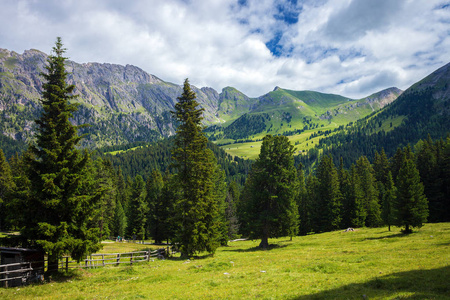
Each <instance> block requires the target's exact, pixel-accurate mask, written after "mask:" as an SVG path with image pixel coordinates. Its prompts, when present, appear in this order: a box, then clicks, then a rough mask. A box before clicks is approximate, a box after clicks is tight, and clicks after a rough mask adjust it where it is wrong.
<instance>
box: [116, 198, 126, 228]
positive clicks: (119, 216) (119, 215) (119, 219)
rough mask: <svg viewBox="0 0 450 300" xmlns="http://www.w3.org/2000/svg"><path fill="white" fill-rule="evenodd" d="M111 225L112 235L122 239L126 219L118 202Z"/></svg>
mask: <svg viewBox="0 0 450 300" xmlns="http://www.w3.org/2000/svg"><path fill="white" fill-rule="evenodd" d="M113 224H114V225H113V230H114V231H113V232H114V235H116V236H120V237H124V236H125V232H126V229H127V217H126V215H125V211H124V210H123V206H122V203H121V202H120V201H117V202H116V209H115V211H114V223H113Z"/></svg>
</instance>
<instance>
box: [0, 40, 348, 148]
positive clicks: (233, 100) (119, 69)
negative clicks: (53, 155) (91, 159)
mask: <svg viewBox="0 0 450 300" xmlns="http://www.w3.org/2000/svg"><path fill="white" fill-rule="evenodd" d="M46 61H47V54H45V53H44V52H42V51H39V50H36V49H30V50H25V51H24V53H23V54H18V53H16V52H14V51H9V50H7V49H1V48H0V115H1V116H2V119H1V122H0V133H1V134H3V135H5V136H7V137H10V138H12V139H15V140H18V141H23V142H29V141H31V140H32V138H33V131H34V122H33V120H35V119H36V118H38V116H39V113H40V109H41V106H40V103H39V100H38V99H40V96H41V95H40V93H41V91H42V77H41V76H40V73H41V72H43V71H45V67H44V66H45V64H46ZM66 69H67V71H68V72H69V75H68V83H69V84H74V85H75V94H78V95H79V97H78V98H77V100H76V101H77V102H79V103H80V106H79V110H78V111H77V112H76V113H75V114H74V117H73V120H72V121H73V122H74V123H75V124H76V125H78V124H85V123H87V124H90V125H91V126H90V127H89V128H86V129H82V130H81V131H80V133H81V134H83V133H87V134H88V137H87V138H85V139H83V145H82V146H84V147H90V148H95V147H98V146H107V145H117V144H126V143H131V142H136V141H153V140H157V139H159V138H161V137H168V136H171V135H173V134H174V133H175V127H176V124H174V123H173V120H172V118H171V114H170V111H171V110H173V107H174V105H175V103H176V101H177V97H179V96H180V95H181V93H182V87H181V85H177V84H173V83H170V82H166V81H164V80H162V79H160V78H159V77H157V76H155V75H152V74H149V73H147V72H145V71H143V70H142V69H140V68H139V67H136V66H133V65H125V66H122V65H118V64H110V63H96V62H89V63H82V64H80V63H77V62H74V61H71V60H67V64H66ZM192 89H193V90H194V92H195V93H196V94H197V100H198V101H199V103H200V105H201V106H202V107H203V108H204V109H205V113H204V123H205V125H211V124H218V125H220V124H224V123H225V124H227V122H228V124H229V123H231V122H232V121H234V120H236V119H237V118H239V117H240V116H242V115H244V114H246V113H254V112H257V111H258V110H259V111H260V112H264V111H266V110H267V109H268V108H270V107H271V105H272V104H273V103H271V102H272V101H274V98H271V97H272V96H271V93H273V94H274V95H276V94H277V93H284V91H286V90H284V89H282V88H279V87H276V88H275V89H274V91H272V92H269V93H267V94H265V95H262V96H260V97H258V98H250V97H248V96H246V95H245V94H244V93H242V92H240V91H238V90H237V89H235V88H233V87H225V88H223V89H222V91H221V92H220V93H219V92H217V91H216V90H214V89H213V88H210V87H202V88H197V87H195V86H192ZM291 92H298V93H301V91H291ZM314 93H316V95H319V94H320V95H326V94H323V93H319V92H314ZM339 97H342V98H343V99H345V98H346V97H343V96H339ZM294 98H295V97H294ZM291 100H292V99H291ZM293 100H295V99H293ZM264 101H266V102H267V103H265V102H264ZM295 101H297V100H295Z"/></svg>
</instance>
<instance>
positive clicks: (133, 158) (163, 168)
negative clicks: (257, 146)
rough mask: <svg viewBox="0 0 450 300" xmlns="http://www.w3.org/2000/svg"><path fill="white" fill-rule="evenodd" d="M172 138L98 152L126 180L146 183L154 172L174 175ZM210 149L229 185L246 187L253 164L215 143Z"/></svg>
mask: <svg viewBox="0 0 450 300" xmlns="http://www.w3.org/2000/svg"><path fill="white" fill-rule="evenodd" d="M172 147H173V138H169V139H165V140H162V141H158V142H155V143H150V144H144V145H136V147H132V148H131V147H127V148H126V150H125V151H120V150H119V151H117V150H118V148H121V147H107V148H100V149H98V153H99V154H100V153H101V154H102V155H101V156H100V157H102V159H106V160H108V161H110V162H111V163H112V165H113V166H114V168H115V169H120V170H121V172H122V174H123V176H124V177H125V178H127V177H130V178H134V177H135V176H136V175H141V176H142V177H143V178H144V180H147V179H148V177H149V176H150V174H151V172H152V171H153V170H154V169H155V170H158V171H160V172H161V173H166V172H167V173H169V174H172V173H174V172H175V170H174V169H173V168H172V166H171V164H172V163H173V161H172V153H171V150H172ZM208 148H209V149H211V150H212V151H213V152H214V155H215V157H216V159H217V163H218V164H219V165H220V166H221V167H222V169H223V170H224V172H225V176H226V179H227V182H231V181H235V182H237V183H239V184H240V185H243V184H244V182H245V179H246V177H247V174H248V172H249V169H250V167H251V164H252V161H251V160H248V159H242V158H240V157H237V156H235V157H232V156H231V155H229V154H226V152H225V151H223V150H222V149H221V148H219V147H218V146H216V145H215V144H213V143H208Z"/></svg>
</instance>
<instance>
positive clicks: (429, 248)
mask: <svg viewBox="0 0 450 300" xmlns="http://www.w3.org/2000/svg"><path fill="white" fill-rule="evenodd" d="M270 242H271V243H272V245H273V246H272V248H271V249H270V250H265V251H263V250H259V249H257V248H256V247H257V246H258V243H259V241H239V242H230V243H229V246H227V247H221V248H219V249H218V250H217V252H216V254H215V255H214V256H213V257H209V256H205V257H198V258H195V259H191V260H181V259H180V258H178V257H174V258H172V259H166V260H154V261H153V262H148V263H147V262H145V263H141V264H135V265H133V266H129V265H120V266H107V267H100V268H95V269H86V270H83V269H78V270H73V271H71V272H69V273H68V274H63V275H61V276H60V277H58V278H53V280H52V281H51V282H46V283H41V284H35V285H31V286H26V287H20V288H9V289H5V288H1V289H0V299H254V298H260V299H450V280H449V278H450V223H441V224H426V225H425V226H424V227H422V228H421V229H420V230H417V231H416V232H414V233H412V234H410V235H403V234H401V233H400V232H399V229H398V228H393V230H392V231H391V232H389V231H387V228H377V229H367V228H361V229H357V230H356V231H354V232H343V231H335V232H329V233H323V234H315V235H309V236H304V237H295V238H294V239H293V240H292V241H290V240H289V238H279V239H272V240H271V241H270ZM133 246H134V247H135V249H136V250H139V249H142V248H143V247H144V245H133V244H127V243H123V244H120V243H108V244H104V249H103V250H102V252H103V253H111V252H115V251H118V249H120V248H121V247H123V248H124V249H123V250H124V251H123V252H127V251H130V250H133V249H131V248H133ZM130 247H131V248H130Z"/></svg>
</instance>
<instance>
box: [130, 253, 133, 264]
mask: <svg viewBox="0 0 450 300" xmlns="http://www.w3.org/2000/svg"><path fill="white" fill-rule="evenodd" d="M130 265H133V252H131V256H130Z"/></svg>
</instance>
